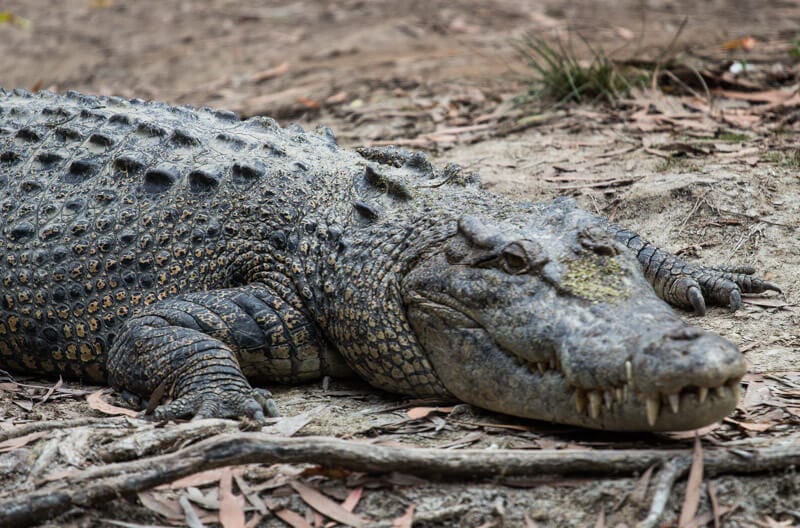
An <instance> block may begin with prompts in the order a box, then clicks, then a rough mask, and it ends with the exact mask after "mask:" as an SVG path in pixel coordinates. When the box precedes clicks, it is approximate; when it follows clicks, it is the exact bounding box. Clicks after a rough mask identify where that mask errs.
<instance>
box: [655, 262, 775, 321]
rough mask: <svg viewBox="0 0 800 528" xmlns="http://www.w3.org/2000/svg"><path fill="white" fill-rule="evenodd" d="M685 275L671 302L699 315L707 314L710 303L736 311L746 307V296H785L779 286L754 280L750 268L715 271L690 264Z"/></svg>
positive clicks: (675, 286)
mask: <svg viewBox="0 0 800 528" xmlns="http://www.w3.org/2000/svg"><path fill="white" fill-rule="evenodd" d="M683 273H684V275H682V276H680V277H679V278H677V279H675V280H674V282H673V284H672V287H671V288H670V290H671V291H670V295H669V296H668V299H667V300H668V301H670V302H672V303H673V304H677V305H682V306H684V307H685V308H691V309H692V310H694V313H695V314H696V315H705V313H706V305H707V304H713V305H716V306H726V305H727V306H728V308H729V309H730V310H731V311H732V312H735V311H736V310H738V309H739V308H741V307H742V294H743V293H764V292H765V291H775V292H778V293H783V292H782V291H781V289H780V288H779V287H778V286H776V285H775V284H772V283H771V282H767V281H765V280H762V279H760V278H758V277H754V276H753V273H754V270H753V269H752V267H750V266H739V267H730V268H715V267H705V266H699V265H690V264H686V265H685V267H684V268H683ZM681 291H683V294H682V295H681V294H680V293H681ZM680 299H685V301H680Z"/></svg>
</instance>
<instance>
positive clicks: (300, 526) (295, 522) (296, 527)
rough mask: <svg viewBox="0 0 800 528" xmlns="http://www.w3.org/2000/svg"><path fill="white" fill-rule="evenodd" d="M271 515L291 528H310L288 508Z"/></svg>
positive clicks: (299, 516)
mask: <svg viewBox="0 0 800 528" xmlns="http://www.w3.org/2000/svg"><path fill="white" fill-rule="evenodd" d="M272 513H274V514H275V516H276V517H278V518H279V519H280V520H282V521H283V522H285V523H286V524H288V525H289V526H291V527H292V528H312V527H311V525H310V524H308V522H306V520H305V519H304V518H303V517H302V516H301V515H300V514H299V513H297V512H293V511H292V510H290V509H288V508H283V509H280V510H277V511H273V512H272Z"/></svg>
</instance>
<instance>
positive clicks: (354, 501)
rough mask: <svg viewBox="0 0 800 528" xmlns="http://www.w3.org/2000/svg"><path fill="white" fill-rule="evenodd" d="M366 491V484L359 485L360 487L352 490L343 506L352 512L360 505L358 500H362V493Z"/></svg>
mask: <svg viewBox="0 0 800 528" xmlns="http://www.w3.org/2000/svg"><path fill="white" fill-rule="evenodd" d="M363 493H364V486H359V487H358V488H356V489H354V490H353V491H351V492H350V493H349V494H348V495H347V498H346V499H345V500H344V502H342V508H344V509H345V510H347V511H349V512H352V511H353V510H355V509H356V506H358V501H360V500H361V495H362V494H363Z"/></svg>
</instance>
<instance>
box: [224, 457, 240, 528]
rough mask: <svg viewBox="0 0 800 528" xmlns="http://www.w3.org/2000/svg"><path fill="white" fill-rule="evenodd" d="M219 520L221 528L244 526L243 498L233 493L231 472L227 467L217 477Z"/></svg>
mask: <svg viewBox="0 0 800 528" xmlns="http://www.w3.org/2000/svg"><path fill="white" fill-rule="evenodd" d="M219 522H220V524H222V526H223V528H245V526H244V524H245V518H244V498H243V497H241V496H236V495H234V494H233V472H232V471H231V468H229V467H227V468H225V469H224V470H223V472H222V477H221V478H220V479H219Z"/></svg>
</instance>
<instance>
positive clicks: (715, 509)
mask: <svg viewBox="0 0 800 528" xmlns="http://www.w3.org/2000/svg"><path fill="white" fill-rule="evenodd" d="M706 489H707V490H708V500H709V502H711V515H712V517H713V519H714V528H719V518H720V517H721V516H722V513H720V509H719V501H718V500H717V491H716V490H715V489H714V483H713V482H711V481H710V480H709V481H706Z"/></svg>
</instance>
